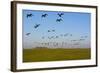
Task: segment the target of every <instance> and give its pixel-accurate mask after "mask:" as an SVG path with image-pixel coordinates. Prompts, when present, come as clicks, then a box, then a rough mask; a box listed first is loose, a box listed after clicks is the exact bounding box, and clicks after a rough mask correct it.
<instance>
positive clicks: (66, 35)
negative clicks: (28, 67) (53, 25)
mask: <svg viewBox="0 0 100 73" xmlns="http://www.w3.org/2000/svg"><path fill="white" fill-rule="evenodd" d="M33 16H35V15H34V14H32V13H28V14H27V15H26V18H27V19H28V18H31V17H33ZM47 16H49V14H47V13H44V14H41V18H46V17H47ZM57 16H58V18H57V19H55V21H56V22H57V23H58V22H59V23H60V22H62V21H63V18H62V17H63V16H64V13H57ZM40 26H41V24H40V23H39V24H35V25H34V29H37V28H38V27H40ZM56 32H57V31H56V30H55V29H48V30H47V33H56ZM29 35H31V32H28V33H26V36H29ZM72 36H74V35H73V34H71V33H65V34H60V33H59V34H58V35H55V36H52V35H51V36H40V37H41V39H42V40H44V39H49V40H51V39H58V38H66V37H72ZM86 38H88V36H87V35H86V36H80V38H79V39H71V40H70V42H74V43H73V45H79V44H80V42H82V41H85V40H86ZM36 43H37V44H38V45H42V46H51V45H53V46H54V47H57V46H59V45H61V47H63V46H64V45H67V44H68V42H61V43H59V42H46V43H45V42H43V43H39V42H36Z"/></svg>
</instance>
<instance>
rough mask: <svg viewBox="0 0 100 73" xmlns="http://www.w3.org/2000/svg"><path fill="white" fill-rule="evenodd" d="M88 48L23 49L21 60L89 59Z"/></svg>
mask: <svg viewBox="0 0 100 73" xmlns="http://www.w3.org/2000/svg"><path fill="white" fill-rule="evenodd" d="M90 58H91V52H90V48H84V49H80V48H79V49H62V48H58V49H48V48H34V49H23V62H40V61H61V60H82V59H90Z"/></svg>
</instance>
